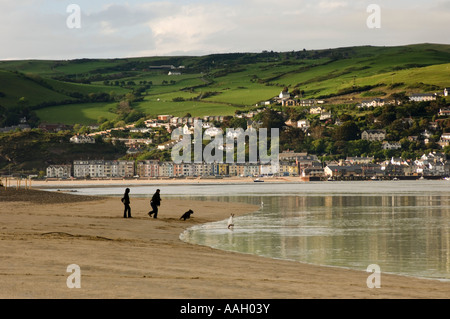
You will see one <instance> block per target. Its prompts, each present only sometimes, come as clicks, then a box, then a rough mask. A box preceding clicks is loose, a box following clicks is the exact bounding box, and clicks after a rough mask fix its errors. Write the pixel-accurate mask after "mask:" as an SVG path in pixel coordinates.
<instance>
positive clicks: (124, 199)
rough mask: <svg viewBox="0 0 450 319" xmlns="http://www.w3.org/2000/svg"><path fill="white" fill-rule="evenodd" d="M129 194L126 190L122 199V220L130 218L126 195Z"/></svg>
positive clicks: (128, 201)
mask: <svg viewBox="0 0 450 319" xmlns="http://www.w3.org/2000/svg"><path fill="white" fill-rule="evenodd" d="M129 193H130V189H129V188H127V189H126V190H125V194H124V195H123V198H122V203H123V205H124V206H125V209H124V211H123V218H127V217H128V218H131V207H130V196H129V195H128V194H129ZM127 213H128V214H127Z"/></svg>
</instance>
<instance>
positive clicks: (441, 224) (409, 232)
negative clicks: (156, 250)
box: [74, 180, 450, 281]
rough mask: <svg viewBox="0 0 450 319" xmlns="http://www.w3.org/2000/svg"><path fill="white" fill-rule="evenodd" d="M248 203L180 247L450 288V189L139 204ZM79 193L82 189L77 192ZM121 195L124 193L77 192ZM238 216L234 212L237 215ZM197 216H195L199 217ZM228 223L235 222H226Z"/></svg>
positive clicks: (385, 186)
mask: <svg viewBox="0 0 450 319" xmlns="http://www.w3.org/2000/svg"><path fill="white" fill-rule="evenodd" d="M156 188H160V189H161V196H162V197H163V198H164V197H166V198H167V197H172V198H185V199H196V200H216V201H218V205H226V204H227V202H243V203H250V204H255V205H258V206H259V209H258V210H257V211H255V212H253V213H251V214H248V215H245V216H241V217H237V218H235V220H234V222H235V227H234V229H233V230H229V229H227V221H226V220H223V221H217V222H213V223H208V224H204V225H198V226H195V227H192V228H190V229H188V230H186V231H185V232H184V233H183V234H181V235H180V239H181V240H184V241H186V242H189V243H193V244H198V245H206V246H210V247H213V248H217V249H222V250H227V251H234V252H240V253H247V254H256V255H260V256H265V257H269V258H278V259H287V260H294V261H299V262H305V263H311V264H317V265H326V266H336V267H344V268H350V269H357V270H362V271H365V270H366V269H367V267H368V266H369V265H371V264H377V265H379V267H380V269H381V271H382V272H384V273H395V274H401V275H406V276H413V277H420V278H429V279H436V280H444V281H450V181H445V180H443V181H427V180H419V181H361V182H357V181H352V182H308V183H295V184H287V183H280V184H276V183H268V182H266V183H252V184H235V185H228V184H217V185H179V186H175V185H157V186H155V185H153V186H139V187H137V186H136V187H132V191H131V195H132V196H146V197H150V196H151V195H152V194H153V193H154V191H155V189H156ZM74 190H75V189H74ZM76 191H77V193H79V194H81V195H83V194H86V195H121V194H122V193H123V188H117V187H104V188H103V187H102V188H78V189H76ZM230 213H232V212H230ZM194 216H195V215H194ZM227 217H228V216H227Z"/></svg>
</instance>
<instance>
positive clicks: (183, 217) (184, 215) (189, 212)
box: [180, 209, 194, 220]
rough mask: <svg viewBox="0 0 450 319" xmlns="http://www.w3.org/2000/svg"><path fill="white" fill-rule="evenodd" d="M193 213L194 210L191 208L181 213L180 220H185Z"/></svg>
mask: <svg viewBox="0 0 450 319" xmlns="http://www.w3.org/2000/svg"><path fill="white" fill-rule="evenodd" d="M193 213H194V212H193V211H192V209H189V210H188V211H187V212H186V213H184V214H183V216H181V217H180V220H181V219H183V220H186V219H189V218H191V215H192V214H193Z"/></svg>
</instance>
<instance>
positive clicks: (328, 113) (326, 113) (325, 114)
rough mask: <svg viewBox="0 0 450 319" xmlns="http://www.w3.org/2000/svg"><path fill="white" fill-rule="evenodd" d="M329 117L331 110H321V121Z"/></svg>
mask: <svg viewBox="0 0 450 319" xmlns="http://www.w3.org/2000/svg"><path fill="white" fill-rule="evenodd" d="M329 119H331V112H322V113H320V120H321V121H326V120H329Z"/></svg>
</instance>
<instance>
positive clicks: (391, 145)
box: [381, 141, 402, 150]
mask: <svg viewBox="0 0 450 319" xmlns="http://www.w3.org/2000/svg"><path fill="white" fill-rule="evenodd" d="M381 147H382V149H384V150H399V149H401V148H402V144H401V143H400V142H388V141H384V142H383V145H382V146H381Z"/></svg>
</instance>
